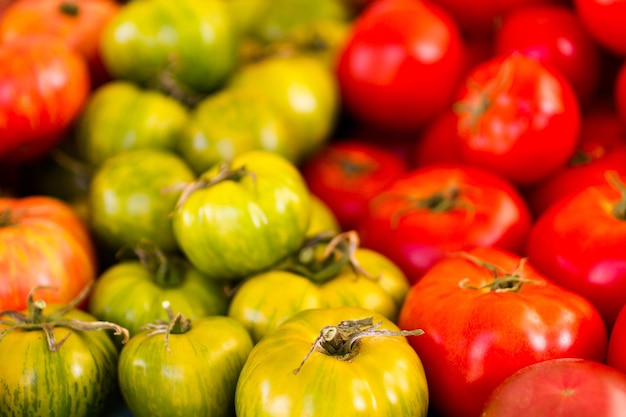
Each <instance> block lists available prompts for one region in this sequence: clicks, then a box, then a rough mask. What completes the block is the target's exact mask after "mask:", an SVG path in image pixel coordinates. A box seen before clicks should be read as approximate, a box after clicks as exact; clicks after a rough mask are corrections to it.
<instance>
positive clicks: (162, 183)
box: [88, 148, 195, 252]
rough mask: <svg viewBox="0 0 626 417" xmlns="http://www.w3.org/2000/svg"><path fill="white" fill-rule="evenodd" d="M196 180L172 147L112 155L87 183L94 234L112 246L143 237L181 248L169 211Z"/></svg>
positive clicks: (167, 248) (126, 244)
mask: <svg viewBox="0 0 626 417" xmlns="http://www.w3.org/2000/svg"><path fill="white" fill-rule="evenodd" d="M194 178H195V175H194V173H193V171H192V170H191V168H190V167H189V166H188V165H187V164H186V163H185V161H183V159H182V158H181V157H179V156H178V155H176V154H174V153H172V152H170V151H165V150H161V149H148V148H144V149H135V150H129V151H125V152H121V153H119V154H117V155H115V156H112V157H110V158H109V159H107V160H106V161H105V162H104V163H103V164H102V165H100V167H99V168H98V169H97V170H96V172H95V174H94V176H93V178H92V180H91V186H90V187H89V195H88V203H89V214H90V218H89V221H90V225H91V227H92V229H93V232H94V234H95V235H96V237H97V238H98V239H99V240H100V241H101V242H102V243H103V244H104V245H105V246H106V247H108V248H111V249H113V250H118V249H120V248H122V247H133V246H135V245H137V244H138V243H139V242H140V241H142V240H148V241H150V242H152V243H154V244H155V245H156V246H157V247H159V248H160V249H161V250H163V251H166V252H170V251H174V250H176V249H178V244H177V242H176V238H175V236H174V231H173V230H172V219H171V214H172V212H173V211H174V208H175V207H176V202H177V201H178V198H179V196H180V194H181V191H180V189H181V188H182V187H183V186H184V185H185V184H188V183H190V182H191V181H193V180H194Z"/></svg>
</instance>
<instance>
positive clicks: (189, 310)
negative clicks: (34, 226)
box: [89, 244, 228, 336]
mask: <svg viewBox="0 0 626 417" xmlns="http://www.w3.org/2000/svg"><path fill="white" fill-rule="evenodd" d="M135 252H136V254H137V257H138V258H139V259H138V260H133V259H125V260H122V261H120V262H118V263H115V264H113V265H111V266H109V267H108V268H107V269H105V270H104V271H103V272H102V274H101V275H100V276H99V277H98V279H97V280H96V282H95V285H94V287H93V290H92V292H91V296H90V298H89V312H90V313H91V314H93V315H94V316H95V317H97V318H98V319H99V320H105V321H111V322H114V323H117V324H119V325H121V326H124V327H125V328H126V329H127V330H128V332H129V333H130V335H131V336H134V335H135V334H137V333H138V332H139V329H140V327H141V326H143V325H145V324H146V323H150V322H153V321H155V320H157V319H162V320H165V319H167V314H166V311H165V310H164V309H163V307H162V305H161V304H162V303H163V302H164V301H168V302H169V303H170V305H172V306H173V307H174V308H176V311H178V312H180V313H181V314H184V315H185V316H186V317H189V318H191V319H195V318H196V317H202V316H211V315H225V314H226V312H227V309H228V296H227V293H226V288H225V287H224V286H223V285H221V284H220V283H219V282H217V281H211V280H209V279H207V278H206V277H205V276H204V274H202V273H201V272H199V271H198V270H197V269H196V268H195V267H193V266H192V265H191V264H190V263H189V261H187V260H186V259H184V258H182V257H179V256H177V255H171V254H166V253H163V252H162V251H160V250H159V249H157V248H154V247H151V246H150V245H146V244H141V245H140V246H139V247H138V248H136V249H135Z"/></svg>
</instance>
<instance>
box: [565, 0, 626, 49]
mask: <svg viewBox="0 0 626 417" xmlns="http://www.w3.org/2000/svg"><path fill="white" fill-rule="evenodd" d="M573 3H574V7H575V9H576V13H577V14H578V16H580V20H581V21H582V22H583V24H584V25H585V28H586V29H587V31H588V32H589V34H591V36H593V37H594V39H595V40H596V41H597V42H598V43H599V44H600V45H602V46H603V47H605V48H607V49H609V50H610V51H612V52H613V53H616V54H618V55H621V56H626V25H625V24H624V22H626V0H574V1H573Z"/></svg>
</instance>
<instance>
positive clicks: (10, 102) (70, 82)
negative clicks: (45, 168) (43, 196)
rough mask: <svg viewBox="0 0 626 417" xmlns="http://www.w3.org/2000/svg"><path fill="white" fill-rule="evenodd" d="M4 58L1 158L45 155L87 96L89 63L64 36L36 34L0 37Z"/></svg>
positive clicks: (0, 91)
mask: <svg viewBox="0 0 626 417" xmlns="http://www.w3.org/2000/svg"><path fill="white" fill-rule="evenodd" d="M0 62H2V65H0V138H2V139H1V140H0V161H4V162H0V163H7V162H10V163H21V162H24V161H31V160H34V159H36V158H39V157H41V156H44V155H45V154H47V152H48V151H49V150H50V149H52V147H53V146H55V145H56V144H57V143H58V142H59V141H60V140H61V138H62V135H63V134H64V133H65V132H66V130H67V129H68V128H69V127H70V125H71V124H72V122H73V121H74V120H75V118H76V117H77V116H78V114H79V112H80V110H81V109H82V107H83V105H84V103H85V100H86V99H87V95H88V94H89V88H90V81H89V73H88V70H87V65H86V64H85V61H84V59H83V58H82V56H80V55H79V54H78V52H75V51H73V50H72V49H70V48H69V47H68V46H67V45H66V44H65V42H64V41H62V40H60V39H58V38H53V37H43V36H35V35H33V36H25V37H19V38H16V39H13V40H11V41H7V42H4V43H0Z"/></svg>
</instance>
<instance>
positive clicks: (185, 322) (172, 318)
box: [142, 301, 191, 353]
mask: <svg viewBox="0 0 626 417" xmlns="http://www.w3.org/2000/svg"><path fill="white" fill-rule="evenodd" d="M162 305H163V308H164V309H165V311H166V312H167V316H168V318H169V320H168V321H167V322H166V321H163V320H157V321H155V322H154V323H149V324H147V325H145V326H143V327H142V330H149V332H148V333H147V336H148V337H150V336H154V335H156V334H163V335H164V336H163V342H164V344H165V349H167V351H168V352H169V353H172V351H171V350H170V345H169V340H170V335H171V334H183V333H186V332H188V331H189V330H191V320H189V319H188V318H186V317H185V316H184V315H183V314H182V313H176V314H174V311H172V306H171V305H170V302H169V301H163V303H162Z"/></svg>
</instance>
